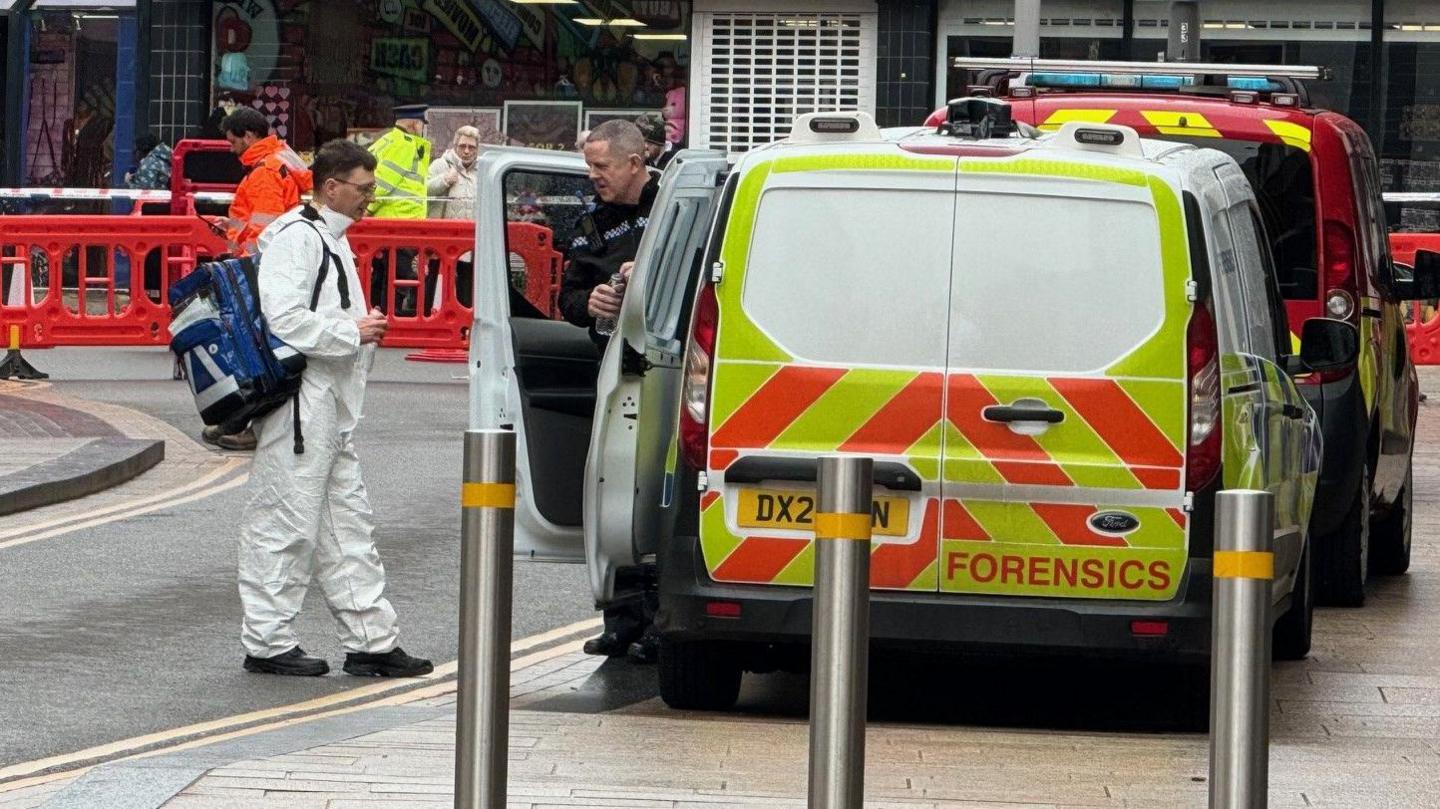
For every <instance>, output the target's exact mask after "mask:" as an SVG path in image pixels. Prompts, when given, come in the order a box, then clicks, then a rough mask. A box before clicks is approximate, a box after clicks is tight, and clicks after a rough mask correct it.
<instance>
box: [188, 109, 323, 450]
mask: <svg viewBox="0 0 1440 809" xmlns="http://www.w3.org/2000/svg"><path fill="white" fill-rule="evenodd" d="M220 132H221V134H223V135H224V136H225V140H228V141H230V151H232V152H234V153H235V154H237V155H239V156H240V162H241V163H243V164H244V165H245V168H246V170H247V173H246V175H245V179H243V180H241V181H240V187H239V188H236V189H235V200H234V201H233V202H231V203H230V215H229V217H228V218H227V219H226V220H225V238H226V239H228V240H229V242H230V251H231V252H232V253H234V254H235V255H237V256H247V255H248V256H253V255H255V254H256V253H257V252H258V251H257V249H256V241H257V240H258V239H259V238H260V233H261V232H262V231H264V230H265V228H266V227H268V226H269V225H270V223H271V222H274V221H275V220H276V219H279V218H280V216H281V215H282V214H284V213H286V212H287V211H290V210H293V209H295V208H296V207H298V206H299V205H300V195H301V194H304V193H306V192H308V191H310V189H311V187H312V186H313V185H314V183H313V182H312V179H311V175H310V169H309V167H307V166H306V165H305V162H304V161H303V160H301V159H300V155H298V154H295V152H294V150H292V149H291V148H290V147H289V146H287V145H285V142H284V141H282V140H280V138H278V137H276V136H275V135H272V134H270V123H269V122H268V121H266V120H265V116H264V115H261V114H260V111H259V110H256V109H251V108H250V107H241V108H239V109H237V110H235V111H234V112H232V113H230V114H229V115H227V116H225V119H224V120H222V121H221V122H220ZM200 437H201V438H203V439H204V440H205V441H208V442H209V443H211V444H215V445H216V446H218V447H220V448H222V449H230V450H242V451H243V450H252V449H255V431H254V430H252V429H251V428H249V427H246V428H245V429H244V430H241V431H240V432H238V433H233V434H225V433H224V432H223V431H222V430H221V428H220V427H219V426H218V425H217V426H211V427H206V428H205V429H204V431H202V432H201V434H200Z"/></svg>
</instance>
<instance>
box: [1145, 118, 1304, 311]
mask: <svg viewBox="0 0 1440 809" xmlns="http://www.w3.org/2000/svg"><path fill="white" fill-rule="evenodd" d="M1160 137H1161V138H1162V139H1163V140H1172V141H1179V142H1182V143H1190V144H1194V145H1195V146H1200V147H1203V148H1207V149H1217V150H1219V151H1222V152H1225V153H1226V154H1228V155H1230V156H1231V157H1233V158H1235V162H1236V163H1239V164H1240V170H1241V171H1243V172H1245V178H1246V179H1247V180H1249V181H1250V187H1251V188H1252V189H1254V191H1255V201H1256V202H1258V203H1259V204H1260V215H1261V218H1262V219H1263V220H1264V222H1265V232H1266V234H1267V236H1268V237H1269V239H1270V252H1271V253H1272V254H1273V255H1274V258H1275V273H1276V281H1277V282H1278V283H1279V285H1280V294H1281V295H1282V296H1283V297H1285V298H1287V299H1292V300H1300V299H1306V300H1308V299H1312V298H1315V297H1316V295H1317V294H1318V291H1319V290H1318V283H1319V282H1318V277H1319V276H1318V273H1317V272H1316V259H1315V219H1316V217H1315V178H1314V175H1313V173H1312V172H1311V168H1310V155H1309V154H1307V153H1306V152H1305V151H1304V150H1303V149H1297V148H1295V147H1294V146H1286V145H1284V144H1281V143H1258V142H1255V141H1245V140H1229V139H1226V138H1186V137H1176V136H1160Z"/></svg>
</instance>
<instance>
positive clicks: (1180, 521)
mask: <svg viewBox="0 0 1440 809" xmlns="http://www.w3.org/2000/svg"><path fill="white" fill-rule="evenodd" d="M1165 513H1166V514H1169V515H1170V519H1172V520H1174V521H1175V524H1176V525H1178V526H1180V527H1181V528H1184V527H1185V512H1183V511H1181V510H1180V509H1178V508H1167V509H1165Z"/></svg>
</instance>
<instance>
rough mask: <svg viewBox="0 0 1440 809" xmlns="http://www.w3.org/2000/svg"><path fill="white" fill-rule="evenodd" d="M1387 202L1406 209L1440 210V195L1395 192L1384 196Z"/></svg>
mask: <svg viewBox="0 0 1440 809" xmlns="http://www.w3.org/2000/svg"><path fill="white" fill-rule="evenodd" d="M1381 196H1382V197H1384V199H1385V201H1386V202H1389V203H1392V204H1395V205H1400V206H1402V207H1405V208H1440V194H1437V193H1430V192H1394V193H1390V194H1382V195H1381Z"/></svg>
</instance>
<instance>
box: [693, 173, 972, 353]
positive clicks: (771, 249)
mask: <svg viewBox="0 0 1440 809" xmlns="http://www.w3.org/2000/svg"><path fill="white" fill-rule="evenodd" d="M953 211H954V195H953V194H950V193H939V192H917V191H890V190H881V189H873V190H872V189H853V188H836V189H830V188H777V189H771V190H769V191H766V192H765V194H764V196H763V197H761V200H760V210H759V214H758V216H757V217H756V220H755V228H754V237H753V238H754V241H753V242H752V244H751V247H750V256H749V262H748V265H747V268H746V270H745V287H744V291H743V296H744V297H743V300H744V302H745V311H746V313H747V314H748V315H749V316H750V317H751V319H753V320H754V321H755V323H756V325H758V326H759V327H760V328H761V329H763V330H765V331H766V332H769V333H770V335H771V336H773V337H774V338H775V339H776V341H777V342H779V343H780V345H781V346H783V347H784V348H785V349H786V350H787V351H790V352H791V353H793V354H796V355H798V356H799V357H801V358H803V359H808V360H816V361H821V362H835V363H843V364H847V365H880V366H895V365H904V366H923V367H941V366H943V365H944V364H945V330H946V309H947V298H948V294H949V285H950V231H951V228H952V226H953V225H952V216H953ZM721 339H724V338H723V336H722V338H721Z"/></svg>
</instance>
